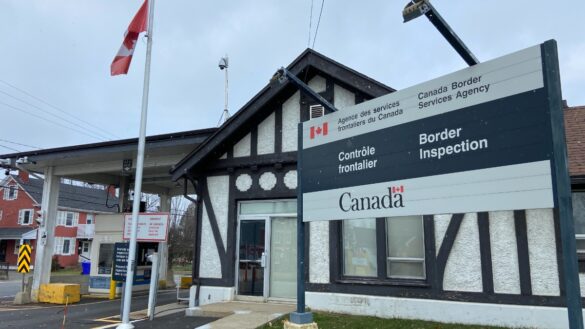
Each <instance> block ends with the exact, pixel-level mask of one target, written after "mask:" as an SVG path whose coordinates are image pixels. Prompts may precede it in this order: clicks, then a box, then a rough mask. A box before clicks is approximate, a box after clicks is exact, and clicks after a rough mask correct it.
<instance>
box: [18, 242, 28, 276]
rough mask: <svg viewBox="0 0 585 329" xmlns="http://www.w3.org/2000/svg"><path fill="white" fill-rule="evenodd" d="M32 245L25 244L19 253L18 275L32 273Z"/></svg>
mask: <svg viewBox="0 0 585 329" xmlns="http://www.w3.org/2000/svg"><path fill="white" fill-rule="evenodd" d="M30 253H31V250H30V245H28V244H26V243H24V244H22V245H21V246H20V250H19V251H18V273H28V272H29V271H30Z"/></svg>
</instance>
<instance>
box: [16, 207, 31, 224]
mask: <svg viewBox="0 0 585 329" xmlns="http://www.w3.org/2000/svg"><path fill="white" fill-rule="evenodd" d="M34 211H35V210H34V209H19V210H18V225H22V226H28V225H31V224H32V223H33V215H34ZM25 213H28V214H29V215H28V222H26V223H25V222H24V218H25V215H24V214H25Z"/></svg>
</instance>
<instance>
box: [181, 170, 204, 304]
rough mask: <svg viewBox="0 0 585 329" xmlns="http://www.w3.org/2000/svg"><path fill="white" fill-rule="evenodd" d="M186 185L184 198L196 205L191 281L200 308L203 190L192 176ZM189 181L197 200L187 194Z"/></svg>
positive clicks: (186, 178) (185, 182) (188, 176)
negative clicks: (194, 286)
mask: <svg viewBox="0 0 585 329" xmlns="http://www.w3.org/2000/svg"><path fill="white" fill-rule="evenodd" d="M183 178H184V184H183V188H184V190H183V196H184V197H185V198H186V199H187V200H189V201H191V202H193V203H195V237H194V238H195V241H194V248H193V249H194V250H193V267H192V268H191V280H192V284H195V285H196V288H195V306H199V294H200V290H201V281H200V279H199V264H200V258H201V257H200V252H201V243H200V241H201V229H202V228H201V216H199V214H200V211H202V209H201V190H200V188H199V184H198V183H197V180H195V179H193V177H192V176H191V175H185V176H183ZM187 180H189V181H190V182H191V184H192V185H193V188H194V189H195V194H196V195H197V199H193V198H192V197H190V196H189V194H187Z"/></svg>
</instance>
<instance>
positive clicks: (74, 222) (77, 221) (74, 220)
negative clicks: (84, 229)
mask: <svg viewBox="0 0 585 329" xmlns="http://www.w3.org/2000/svg"><path fill="white" fill-rule="evenodd" d="M78 224H79V213H78V212H76V213H74V215H73V226H75V227H77V226H78Z"/></svg>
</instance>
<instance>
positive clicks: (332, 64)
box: [171, 49, 396, 181]
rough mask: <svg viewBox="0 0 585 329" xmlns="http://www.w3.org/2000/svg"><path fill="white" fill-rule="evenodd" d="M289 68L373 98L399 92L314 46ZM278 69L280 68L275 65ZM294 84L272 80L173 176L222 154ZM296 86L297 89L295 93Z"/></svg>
mask: <svg viewBox="0 0 585 329" xmlns="http://www.w3.org/2000/svg"><path fill="white" fill-rule="evenodd" d="M287 69H288V70H289V71H290V72H291V73H292V74H295V75H296V76H298V77H299V78H302V79H304V80H305V81H308V80H310V79H311V78H312V77H313V76H315V75H316V74H322V75H325V76H329V77H331V78H333V79H334V80H335V81H336V83H339V84H340V85H342V86H349V87H350V88H351V89H354V90H357V91H359V92H360V93H362V94H363V95H367V97H369V98H375V97H380V96H382V95H385V94H388V93H391V92H394V91H396V90H395V89H393V88H391V87H388V86H387V85H385V84H383V83H381V82H379V81H376V80H374V79H372V78H370V77H368V76H366V75H364V74H362V73H359V72H357V71H355V70H353V69H351V68H349V67H347V66H345V65H343V64H340V63H338V62H336V61H334V60H332V59H331V58H328V57H326V56H324V55H322V54H320V53H318V52H316V51H315V50H313V49H306V50H305V51H303V53H301V54H300V55H299V56H298V57H297V58H296V59H295V60H294V61H293V62H292V63H291V64H290V65H288V67H287ZM275 71H276V68H275ZM292 89H293V88H292V84H291V83H285V84H280V83H278V82H269V83H268V84H267V85H266V86H265V87H264V88H262V90H260V91H259V92H258V93H257V94H256V95H255V96H254V97H252V99H251V100H250V101H249V102H248V103H246V104H245V105H244V106H243V107H242V108H241V109H240V110H238V112H236V113H235V114H234V115H233V116H232V117H230V118H229V120H228V121H226V122H225V123H224V124H223V125H222V126H221V127H220V128H219V129H218V130H217V131H215V132H214V133H213V135H211V137H209V138H208V139H207V140H205V141H204V142H203V143H201V144H200V145H199V146H198V147H197V148H195V149H194V150H193V151H192V152H191V153H189V154H188V155H187V156H186V157H185V158H183V159H182V160H181V161H179V162H178V163H177V164H176V165H175V166H174V167H173V168H172V169H171V174H172V179H173V180H175V181H176V180H178V179H179V178H181V176H183V175H184V174H185V173H187V172H188V171H189V170H192V169H193V168H194V167H195V166H197V165H199V164H201V163H203V162H204V161H206V160H208V159H211V158H213V157H218V156H219V154H217V152H218V149H221V148H223V147H225V144H226V141H228V140H229V139H230V138H232V137H233V135H234V134H236V133H238V131H239V130H240V128H241V127H246V126H247V125H249V124H250V123H251V122H253V120H254V119H256V118H257V117H258V116H259V114H260V112H261V111H263V110H265V109H264V107H265V106H266V105H267V104H269V103H270V102H272V101H274V99H275V98H277V97H279V95H281V94H282V93H286V91H287V90H288V91H289V92H290V90H292ZM294 91H296V89H294V90H293V92H294Z"/></svg>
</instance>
